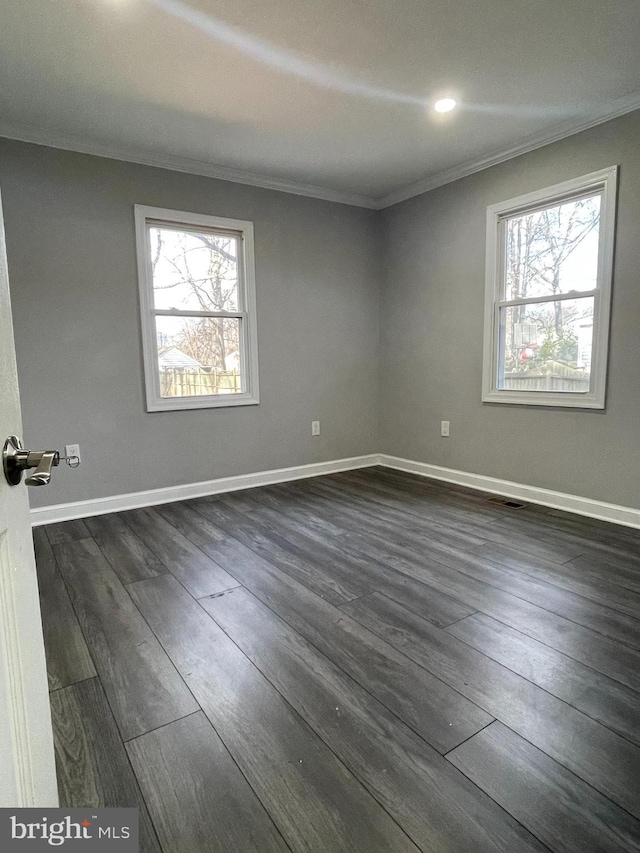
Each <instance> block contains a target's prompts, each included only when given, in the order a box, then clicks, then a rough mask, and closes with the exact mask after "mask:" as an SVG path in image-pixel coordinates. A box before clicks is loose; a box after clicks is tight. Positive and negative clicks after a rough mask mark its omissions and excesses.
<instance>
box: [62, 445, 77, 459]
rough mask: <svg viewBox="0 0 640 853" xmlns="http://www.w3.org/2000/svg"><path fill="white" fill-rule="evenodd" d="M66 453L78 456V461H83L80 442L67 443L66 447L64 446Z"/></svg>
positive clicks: (66, 454)
mask: <svg viewBox="0 0 640 853" xmlns="http://www.w3.org/2000/svg"><path fill="white" fill-rule="evenodd" d="M64 455H65V456H77V457H78V462H80V461H81V459H80V445H79V444H66V445H65V448H64Z"/></svg>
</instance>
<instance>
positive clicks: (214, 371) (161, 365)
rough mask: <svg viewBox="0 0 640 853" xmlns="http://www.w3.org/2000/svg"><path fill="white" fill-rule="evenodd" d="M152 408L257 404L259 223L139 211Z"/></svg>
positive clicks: (149, 402)
mask: <svg viewBox="0 0 640 853" xmlns="http://www.w3.org/2000/svg"><path fill="white" fill-rule="evenodd" d="M135 220H136V240H137V251H138V277H139V284H140V310H141V321H142V342H143V350H144V365H145V381H146V392H147V410H148V411H150V412H155V411H163V410H167V409H196V408H198V409H200V408H211V407H220V406H238V405H250V404H254V403H258V402H259V396H258V356H257V330H256V293H255V272H254V251H253V223H251V222H245V221H243V220H236V219H221V218H219V217H213V216H204V215H202V214H191V213H183V212H181V211H175V210H164V209H162V208H153V207H144V206H141V205H136V206H135Z"/></svg>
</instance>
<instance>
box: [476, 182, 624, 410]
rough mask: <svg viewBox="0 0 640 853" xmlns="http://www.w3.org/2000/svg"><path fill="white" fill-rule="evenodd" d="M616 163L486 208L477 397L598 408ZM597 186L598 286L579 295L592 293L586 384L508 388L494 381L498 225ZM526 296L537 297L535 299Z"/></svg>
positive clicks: (500, 228)
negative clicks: (572, 388)
mask: <svg viewBox="0 0 640 853" xmlns="http://www.w3.org/2000/svg"><path fill="white" fill-rule="evenodd" d="M617 182H618V167H617V166H611V167H609V168H607V169H601V170H600V171H598V172H592V173H591V174H589V175H584V176H583V177H580V178H574V179H572V180H570V181H565V182H563V183H561V184H556V185H555V186H553V187H547V188H546V189H543V190H537V191H535V192H532V193H527V194H526V195H522V196H518V197H517V198H512V199H509V200H508V201H503V202H499V203H498V204H492V205H490V206H489V207H488V208H487V255H486V289H485V311H484V355H483V367H482V401H483V402H485V403H509V404H519V405H529V406H562V407H570V408H581V409H604V407H605V394H606V377H607V355H608V346H609V321H610V312H611V284H612V278H613V250H614V240H615V215H616V192H617ZM596 191H601V192H602V204H601V208H600V251H599V254H598V287H597V289H596V290H594V291H590V292H589V293H586V292H585V293H581V294H580V296H588V295H593V296H594V299H595V303H594V312H593V347H592V356H591V364H592V370H591V384H590V389H589V391H588V392H586V393H580V392H567V391H563V392H553V391H549V392H547V391H509V390H506V389H501V388H498V387H497V379H498V346H499V316H498V311H497V307H496V303H497V302H498V301H499V300H500V297H501V280H502V275H503V264H504V260H503V257H502V254H503V251H502V250H503V247H504V236H503V233H502V232H503V231H504V228H503V226H502V223H503V222H504V221H505V219H506V218H507V217H511V216H514V215H517V214H518V213H525V212H527V211H530V210H535V209H536V208H538V207H547V206H550V205H552V204H553V203H554V202H559V201H564V200H570V199H571V198H572V197H575V196H579V195H583V194H587V193H589V192H596ZM532 301H538V302H539V301H543V300H541V299H536V300H532Z"/></svg>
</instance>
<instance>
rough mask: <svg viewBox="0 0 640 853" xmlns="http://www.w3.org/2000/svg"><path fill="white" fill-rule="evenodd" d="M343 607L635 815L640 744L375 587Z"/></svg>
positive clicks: (639, 802)
mask: <svg viewBox="0 0 640 853" xmlns="http://www.w3.org/2000/svg"><path fill="white" fill-rule="evenodd" d="M342 609H344V610H346V611H347V612H348V613H350V614H351V615H353V616H354V617H355V618H357V619H359V620H360V621H361V623H362V624H363V625H366V626H367V627H368V628H370V629H371V630H372V631H375V632H376V633H377V634H378V635H379V636H380V637H383V638H384V639H386V640H387V641H388V642H389V643H391V644H392V645H394V646H396V648H398V649H399V650H401V651H403V652H404V653H405V654H406V655H407V657H409V658H410V659H411V660H413V661H415V662H416V663H419V664H420V665H421V666H424V667H425V668H426V669H428V670H429V671H430V672H433V673H434V674H436V675H438V676H439V677H440V678H442V679H443V681H445V682H446V683H447V684H450V685H451V686H452V687H454V688H455V689H457V690H459V691H460V692H461V693H462V694H463V695H464V696H467V697H468V698H469V699H471V700H472V701H473V702H476V703H477V704H478V705H479V706H480V707H481V708H484V709H485V710H486V711H487V712H488V713H489V714H491V715H492V716H494V717H495V718H496V719H498V720H500V721H501V722H503V723H505V724H506V725H508V726H510V727H511V728H512V729H513V730H514V731H515V732H518V734H521V735H522V736H523V737H525V738H527V739H528V740H529V741H530V742H531V743H533V744H535V745H536V746H539V747H540V748H541V749H544V750H545V751H546V752H547V753H548V754H549V755H551V756H553V757H554V758H556V759H557V760H558V761H559V762H560V763H562V764H564V765H565V766H566V767H568V768H569V769H570V770H572V771H573V772H574V773H576V774H577V775H579V776H581V778H583V779H585V780H586V781H588V782H589V783H590V784H591V785H593V786H594V787H595V788H597V789H598V790H599V791H602V792H603V793H605V794H607V795H608V796H610V797H611V798H612V799H614V800H615V801H616V802H617V803H620V804H621V805H623V806H624V807H625V808H626V809H628V810H629V811H630V812H631V813H632V814H635V815H636V816H638V817H640V775H638V774H636V775H635V778H633V773H634V771H633V768H634V767H635V768H638V767H640V748H638V747H637V746H635V745H634V744H631V743H629V741H627V740H625V739H624V738H622V737H620V736H619V735H617V734H616V733H615V732H613V731H611V730H610V729H608V728H606V727H605V726H602V725H601V724H600V723H598V722H596V721H595V720H593V719H591V718H590V717H587V716H586V715H584V714H581V713H580V712H579V711H577V710H575V709H574V708H572V707H571V706H570V705H567V704H566V703H564V702H562V701H560V700H559V699H556V698H555V697H554V696H552V695H551V694H550V693H547V692H546V691H544V690H541V689H540V688H539V687H537V686H536V685H535V684H533V683H532V682H530V681H527V680H526V679H525V678H522V677H521V676H519V675H518V674H517V673H515V672H513V671H512V670H509V669H507V668H506V667H504V666H501V665H500V664H498V663H496V662H495V661H493V660H491V659H490V658H488V657H486V656H485V655H483V654H481V653H480V652H476V651H475V650H474V649H471V648H470V647H469V646H467V645H466V644H465V643H462V642H460V641H459V640H457V639H456V638H455V637H453V636H451V634H450V633H448V632H447V631H443V630H441V629H439V628H436V627H435V626H434V625H431V624H430V623H429V622H427V621H426V620H424V619H421V618H420V617H419V616H416V615H415V614H413V613H409V612H408V611H407V610H405V609H404V608H402V607H400V605H398V604H396V603H395V602H392V601H390V600H389V599H387V598H385V597H384V596H382V595H379V594H378V593H373V594H372V595H370V596H366V597H365V598H361V599H359V600H358V601H354V602H352V603H350V604H345V605H343V607H342ZM549 720H553V726H550V725H549Z"/></svg>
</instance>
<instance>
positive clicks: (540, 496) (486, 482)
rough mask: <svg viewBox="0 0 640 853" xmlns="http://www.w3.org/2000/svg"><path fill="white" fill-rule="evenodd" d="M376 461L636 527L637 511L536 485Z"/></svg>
mask: <svg viewBox="0 0 640 853" xmlns="http://www.w3.org/2000/svg"><path fill="white" fill-rule="evenodd" d="M379 459H380V461H379V464H380V465H383V466H384V467H386V468H395V469H396V470H397V471H406V472H407V473H410V474H419V475H420V476H422V477H429V478H430V479H432V480H444V481H445V482H446V483H455V484H456V485H458V486H468V487H469V488H471V489H477V490H478V491H481V492H490V493H491V494H496V495H502V496H504V497H506V498H517V499H518V500H525V501H529V502H530V503H535V504H541V505H542V506H548V507H552V508H553V509H562V510H566V511H567V512H574V513H576V514H577V515H586V516H588V517H589V518H597V519H599V520H601V521H610V522H613V523H614V524H622V525H624V526H625V527H636V528H640V509H634V508H633V507H628V506H620V505H619V504H611V503H606V502H605V501H596V500H593V499H591V498H583V497H580V496H579V495H569V494H566V493H565V492H556V491H554V490H552V489H542V488H540V487H538V486H526V485H524V484H522V483H514V482H512V481H511V480H500V479H497V478H496V477H487V476H485V475H484V474H471V473H469V472H467V471H457V470H456V469H454V468H442V467H441V466H440V465H429V464H427V463H426V462H414V461H413V460H411V459H401V458H400V457H399V456H389V455H388V454H386V453H382V454H380V457H379Z"/></svg>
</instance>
